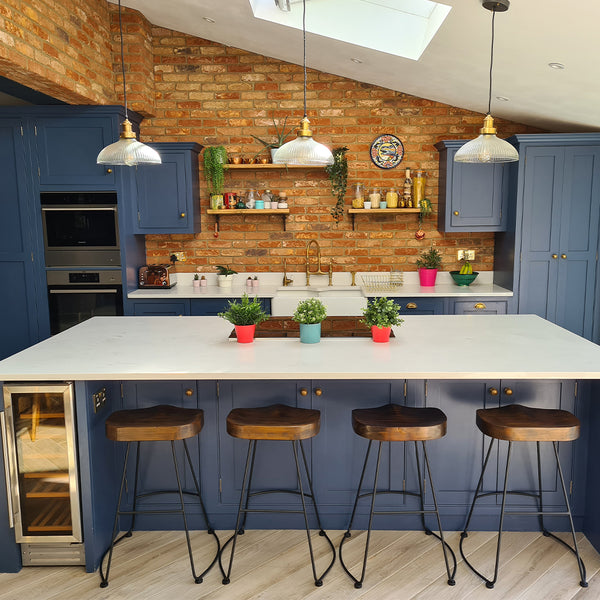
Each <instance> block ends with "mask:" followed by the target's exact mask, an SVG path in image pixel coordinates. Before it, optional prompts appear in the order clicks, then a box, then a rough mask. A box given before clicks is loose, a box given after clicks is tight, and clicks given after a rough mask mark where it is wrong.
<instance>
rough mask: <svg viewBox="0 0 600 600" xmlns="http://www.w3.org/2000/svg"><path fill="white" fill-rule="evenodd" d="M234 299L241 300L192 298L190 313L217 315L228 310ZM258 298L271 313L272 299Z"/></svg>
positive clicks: (195, 315) (267, 311)
mask: <svg viewBox="0 0 600 600" xmlns="http://www.w3.org/2000/svg"><path fill="white" fill-rule="evenodd" d="M234 300H237V301H239V298H192V299H191V301H190V302H191V307H190V314H191V315H192V316H194V317H206V316H209V317H210V316H216V315H218V314H219V313H220V312H223V311H225V310H227V307H228V306H229V302H230V301H234ZM258 300H259V302H260V303H261V304H262V307H263V310H264V311H265V312H266V313H267V314H271V299H270V298H258Z"/></svg>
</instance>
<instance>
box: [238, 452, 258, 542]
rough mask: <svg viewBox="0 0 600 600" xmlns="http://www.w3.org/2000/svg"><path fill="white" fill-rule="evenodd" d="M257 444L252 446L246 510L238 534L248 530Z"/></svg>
mask: <svg viewBox="0 0 600 600" xmlns="http://www.w3.org/2000/svg"><path fill="white" fill-rule="evenodd" d="M257 445H258V444H257V443H256V441H255V442H254V445H253V447H252V458H251V459H250V475H249V476H248V493H247V494H246V503H245V505H244V510H243V513H242V514H243V515H244V516H243V517H242V524H241V525H240V527H239V528H238V535H244V533H245V531H246V519H247V518H248V506H249V504H250V495H251V490H252V478H253V477H254V464H255V461H256V448H257Z"/></svg>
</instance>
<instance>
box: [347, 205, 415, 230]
mask: <svg viewBox="0 0 600 600" xmlns="http://www.w3.org/2000/svg"><path fill="white" fill-rule="evenodd" d="M420 212H421V209H420V208H349V209H348V214H349V215H351V217H352V231H354V229H355V223H354V218H355V217H356V215H369V214H371V215H373V214H375V215H400V214H404V215H410V214H419V213H420Z"/></svg>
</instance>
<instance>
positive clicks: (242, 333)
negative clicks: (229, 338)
mask: <svg viewBox="0 0 600 600" xmlns="http://www.w3.org/2000/svg"><path fill="white" fill-rule="evenodd" d="M219 317H222V318H223V319H226V320H227V321H229V322H230V323H232V324H233V325H234V326H235V335H236V338H237V341H238V342H239V343H240V344H248V343H250V342H252V341H253V340H254V333H255V331H256V326H257V325H258V324H259V323H262V322H263V321H266V320H267V319H268V318H269V315H268V314H267V313H266V312H265V311H264V309H263V306H262V304H261V303H260V302H259V300H258V298H256V297H255V298H254V299H253V300H250V298H249V297H248V294H244V295H243V296H242V297H241V299H240V301H239V302H238V301H237V300H230V301H229V306H228V307H227V310H226V311H224V312H222V313H219Z"/></svg>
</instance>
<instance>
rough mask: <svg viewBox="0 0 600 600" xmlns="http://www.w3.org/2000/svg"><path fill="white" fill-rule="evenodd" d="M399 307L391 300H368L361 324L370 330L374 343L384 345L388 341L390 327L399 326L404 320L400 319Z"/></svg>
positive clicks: (383, 298) (381, 298) (382, 298)
mask: <svg viewBox="0 0 600 600" xmlns="http://www.w3.org/2000/svg"><path fill="white" fill-rule="evenodd" d="M399 310H400V309H399V307H398V305H397V304H396V303H395V302H394V301H393V300H388V299H387V298H385V297H380V298H369V300H368V301H367V306H366V307H365V308H364V309H363V319H362V322H363V323H364V324H365V325H367V326H368V327H370V328H371V336H372V337H373V341H374V342H378V343H384V342H389V341H390V333H391V331H392V325H400V324H402V323H404V320H403V319H401V318H400V314H399V312H398V311H399Z"/></svg>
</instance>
